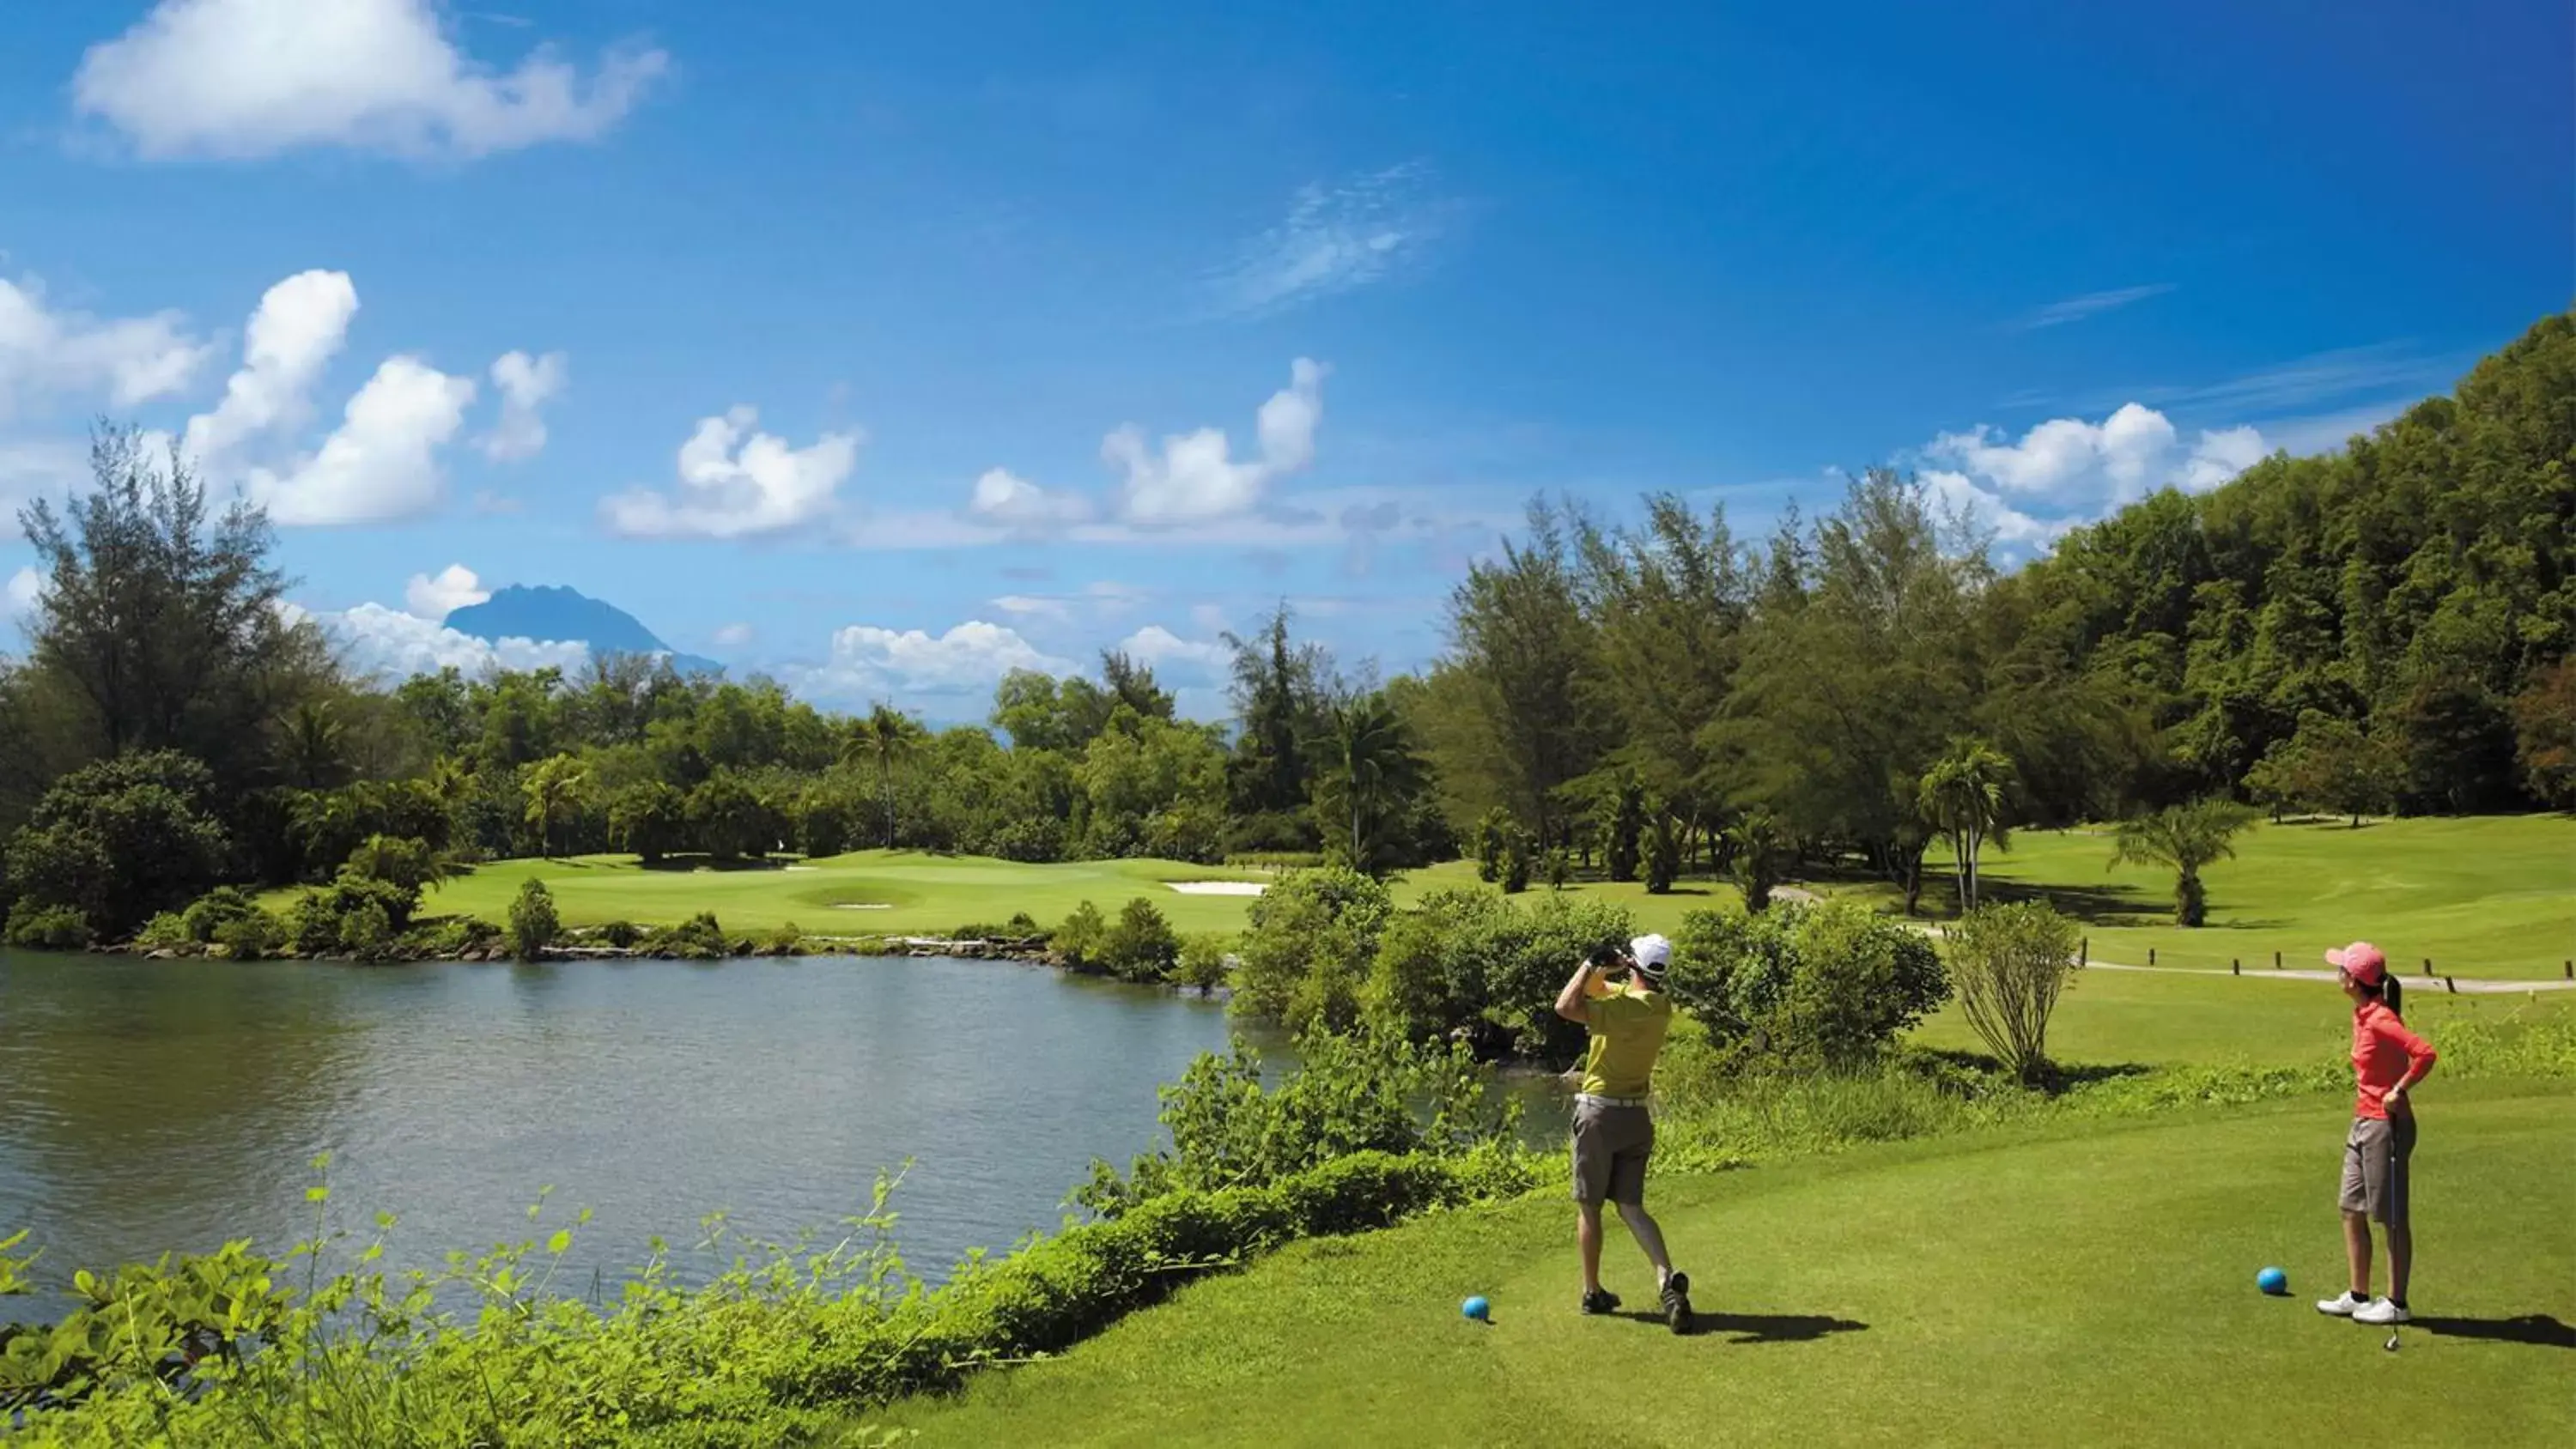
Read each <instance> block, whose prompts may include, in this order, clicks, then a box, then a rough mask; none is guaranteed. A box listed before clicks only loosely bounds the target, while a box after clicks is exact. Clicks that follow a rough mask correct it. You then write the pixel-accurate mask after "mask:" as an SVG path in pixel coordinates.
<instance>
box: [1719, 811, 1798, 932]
mask: <svg viewBox="0 0 2576 1449" xmlns="http://www.w3.org/2000/svg"><path fill="white" fill-rule="evenodd" d="M1726 843H1727V847H1728V854H1729V857H1730V860H1729V863H1730V865H1731V866H1732V868H1733V869H1734V872H1735V884H1736V887H1737V888H1738V889H1740V890H1742V891H1743V892H1744V908H1745V909H1746V910H1748V911H1762V910H1766V909H1768V908H1769V907H1770V905H1771V892H1772V891H1773V890H1774V889H1776V888H1777V887H1778V886H1779V884H1780V876H1781V874H1782V872H1783V871H1784V870H1785V869H1786V868H1787V867H1788V866H1789V865H1790V864H1791V860H1790V856H1791V854H1792V851H1793V847H1792V845H1791V842H1790V840H1789V833H1788V831H1787V830H1786V829H1784V828H1783V827H1782V826H1781V824H1780V818H1779V817H1778V816H1776V815H1774V814H1772V813H1771V812H1770V811H1768V810H1759V809H1757V810H1753V811H1749V812H1747V813H1746V814H1745V815H1744V816H1743V817H1742V818H1741V819H1739V820H1737V821H1736V822H1735V823H1734V824H1732V825H1730V826H1728V827H1726Z"/></svg>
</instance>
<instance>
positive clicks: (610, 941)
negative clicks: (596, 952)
mask: <svg viewBox="0 0 2576 1449" xmlns="http://www.w3.org/2000/svg"><path fill="white" fill-rule="evenodd" d="M598 935H599V939H600V943H601V944H602V945H607V946H614V947H616V948H617V949H618V950H620V951H623V950H625V949H627V948H628V947H630V946H633V945H634V944H635V943H636V942H638V941H640V940H642V939H644V933H643V932H642V931H639V930H637V929H635V923H634V922H633V921H611V922H609V923H608V924H607V925H605V926H602V927H600V928H599V931H598Z"/></svg>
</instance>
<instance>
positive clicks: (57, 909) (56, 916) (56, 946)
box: [9, 900, 96, 951]
mask: <svg viewBox="0 0 2576 1449" xmlns="http://www.w3.org/2000/svg"><path fill="white" fill-rule="evenodd" d="M94 939H96V938H95V936H94V935H93V933H92V932H91V931H90V928H89V917H88V916H86V915H84V914H82V912H81V911H80V910H79V908H78V907H74V906H48V905H40V904H38V903H36V902H34V901H30V900H21V901H20V902H18V904H16V905H15V906H12V907H10V908H9V944H10V945H12V946H16V947H18V948H19V949H20V950H25V951H86V950H88V949H89V948H90V943H91V942H92V941H93V940H94Z"/></svg>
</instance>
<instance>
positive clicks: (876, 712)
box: [841, 702, 922, 850]
mask: <svg viewBox="0 0 2576 1449" xmlns="http://www.w3.org/2000/svg"><path fill="white" fill-rule="evenodd" d="M921 734H922V730H921V726H920V725H919V724H917V723H915V722H914V721H913V718H912V716H910V715H908V714H905V713H904V712H903V711H901V710H899V709H896V708H895V707H894V706H893V705H890V704H885V703H882V702H880V703H879V704H878V705H877V706H876V707H875V708H874V709H871V710H869V711H868V712H867V715H866V717H865V718H863V719H856V720H852V721H851V722H850V735H849V738H848V740H846V741H845V742H844V743H843V744H842V747H841V758H842V760H843V761H844V762H845V763H853V762H856V761H859V760H873V761H875V762H876V767H877V813H878V814H879V816H880V817H882V818H883V820H884V821H885V846H886V848H887V849H888V850H892V849H893V848H894V762H895V760H896V758H897V757H898V756H902V755H905V754H909V753H911V751H912V748H913V746H914V745H915V744H917V743H919V741H920V739H921Z"/></svg>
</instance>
